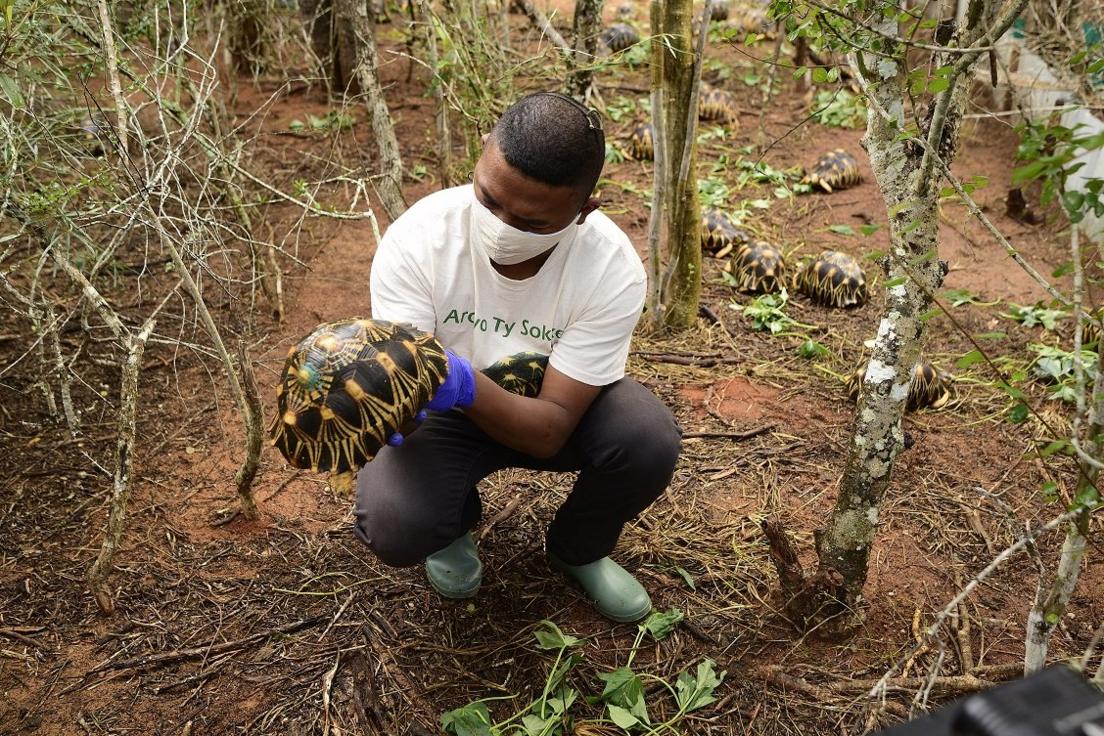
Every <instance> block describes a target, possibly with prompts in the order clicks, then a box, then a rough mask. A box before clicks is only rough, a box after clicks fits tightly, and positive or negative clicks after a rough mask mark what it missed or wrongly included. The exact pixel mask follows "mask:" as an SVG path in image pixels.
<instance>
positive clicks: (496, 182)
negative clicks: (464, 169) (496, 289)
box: [475, 139, 594, 233]
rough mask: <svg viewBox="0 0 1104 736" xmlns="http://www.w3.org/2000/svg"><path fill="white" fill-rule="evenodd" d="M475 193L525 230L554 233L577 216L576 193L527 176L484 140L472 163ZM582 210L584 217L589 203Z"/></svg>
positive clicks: (494, 210)
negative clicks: (476, 158) (473, 166)
mask: <svg viewBox="0 0 1104 736" xmlns="http://www.w3.org/2000/svg"><path fill="white" fill-rule="evenodd" d="M475 196H476V198H477V199H478V200H479V201H480V203H482V205H483V206H484V207H486V208H487V209H489V210H490V211H491V212H493V213H494V215H495V216H496V217H497V218H498V219H500V220H502V221H503V222H505V223H506V224H507V225H509V226H511V227H515V228H517V229H518V230H523V231H525V232H529V233H554V232H557V231H559V230H563V229H564V228H565V227H567V226H568V225H570V224H571V222H572V221H573V220H575V219H578V220H579V222H582V218H581V217H579V214H580V206H579V192H578V191H576V190H575V189H572V188H571V187H566V186H559V187H558V186H551V185H549V184H543V183H541V182H539V181H537V180H535V179H530V178H529V177H528V176H526V175H525V174H523V173H521V172H520V171H518V170H517V169H515V168H514V167H513V166H510V164H508V163H507V162H506V159H505V158H503V156H502V152H501V151H499V150H498V146H497V145H496V144H495V142H494V140H491V139H488V140H487V142H486V144H485V145H484V146H483V154H482V155H481V156H480V157H479V161H478V163H476V165H475ZM582 209H583V216H584V217H585V216H586V214H587V213H589V212H590V210H592V209H594V208H593V207H590V206H589V202H588V204H587V207H584V208H582Z"/></svg>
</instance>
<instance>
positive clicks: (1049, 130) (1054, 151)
mask: <svg viewBox="0 0 1104 736" xmlns="http://www.w3.org/2000/svg"><path fill="white" fill-rule="evenodd" d="M1082 127H1083V126H1081V125H1075V126H1074V127H1072V128H1067V127H1065V126H1062V125H1047V124H1045V123H1031V122H1028V123H1024V124H1022V125H1020V126H1019V127H1017V128H1016V132H1017V133H1019V135H1020V145H1019V148H1018V149H1017V151H1016V158H1018V159H1019V160H1021V161H1027V162H1028V163H1027V164H1025V165H1023V166H1021V167H1019V168H1018V169H1016V170H1015V171H1013V172H1012V185H1013V186H1020V185H1021V184H1024V183H1026V182H1029V181H1041V182H1042V185H1043V190H1042V195H1041V197H1040V202H1041V203H1042V204H1043V205H1047V204H1049V203H1050V202H1051V201H1053V200H1054V198H1055V197H1060V198H1061V203H1062V207H1063V208H1064V209H1065V210H1066V213H1067V214H1068V215H1069V218H1070V222H1074V223H1076V222H1080V221H1081V220H1083V219H1084V218H1085V215H1086V214H1088V213H1090V212H1091V213H1092V214H1094V215H1096V216H1097V217H1104V198H1102V191H1101V190H1102V189H1104V179H1099V178H1091V179H1086V180H1085V181H1083V182H1082V183H1081V187H1082V188H1081V189H1073V190H1071V189H1067V186H1066V185H1067V183H1068V181H1069V178H1070V176H1071V175H1073V174H1074V173H1076V172H1077V171H1078V170H1080V169H1081V168H1082V167H1083V166H1084V165H1085V162H1084V161H1077V162H1075V161H1074V159H1076V158H1077V157H1078V156H1081V155H1083V154H1084V153H1085V152H1086V151H1094V150H1097V149H1100V148H1104V131H1099V132H1096V133H1091V134H1085V133H1082V132H1081V128H1082Z"/></svg>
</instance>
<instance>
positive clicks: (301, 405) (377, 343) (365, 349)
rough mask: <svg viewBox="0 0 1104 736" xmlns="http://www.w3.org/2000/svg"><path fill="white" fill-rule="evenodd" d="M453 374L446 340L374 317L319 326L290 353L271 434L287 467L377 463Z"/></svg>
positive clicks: (341, 468)
mask: <svg viewBox="0 0 1104 736" xmlns="http://www.w3.org/2000/svg"><path fill="white" fill-rule="evenodd" d="M447 373H448V361H447V359H446V357H445V350H444V348H443V347H441V343H439V342H437V340H436V338H434V337H433V336H432V335H429V334H426V333H424V332H420V331H418V330H416V329H414V328H412V327H404V326H401V325H397V324H394V323H392V322H383V321H380V320H370V319H349V320H343V321H340V322H330V323H327V324H323V325H320V326H318V327H316V328H315V330H314V331H313V332H311V333H310V334H309V335H307V336H306V337H305V338H303V339H302V340H301V341H299V344H297V345H295V346H294V347H292V348H291V350H290V351H289V352H288V357H287V361H286V362H285V363H284V371H283V374H282V375H281V377H280V383H279V385H278V386H277V387H276V416H275V417H274V418H273V420H272V423H271V424H270V425H269V428H268V431H269V434H270V436H271V438H272V440H271V441H272V444H273V445H274V446H275V447H277V448H278V449H279V450H280V452H281V453H282V454H283V456H284V457H285V458H286V459H287V461H288V463H290V464H291V465H292V466H294V467H297V468H309V469H311V470H314V471H319V470H329V471H332V472H334V473H345V472H348V471H351V470H356V469H357V468H359V467H360V466H362V465H364V463H366V462H368V461H369V460H371V459H372V458H373V457H374V456H375V454H376V453H377V452H378V451H379V449H380V448H381V447H382V446H383V445H384V444H385V443H386V442H387V440H388V438H390V437H391V435H392V434H394V433H395V432H397V431H399V429H400V428H401V427H402V426H403V425H405V424H406V423H407V422H409V421H411V420H412V419H413V418H414V416H415V414H417V413H418V411H420V410H421V409H422V408H423V407H424V406H425V404H426V403H427V402H428V401H429V400H430V399H431V398H432V397H433V394H434V392H435V391H436V390H437V388H438V387H439V386H440V385H441V383H442V382H443V381H444V379H445V376H446V375H447Z"/></svg>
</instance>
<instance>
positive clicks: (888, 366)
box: [790, 0, 1018, 626]
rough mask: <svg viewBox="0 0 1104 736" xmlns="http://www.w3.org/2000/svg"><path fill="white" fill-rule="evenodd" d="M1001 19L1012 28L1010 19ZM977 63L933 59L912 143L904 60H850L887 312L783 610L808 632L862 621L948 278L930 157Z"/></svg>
mask: <svg viewBox="0 0 1104 736" xmlns="http://www.w3.org/2000/svg"><path fill="white" fill-rule="evenodd" d="M996 4H997V2H996V0H981V2H980V6H981V8H980V10H981V12H980V13H978V14H977V15H975V16H974V19H973V20H974V25H973V26H972V27H970V28H966V29H960V31H961V33H962V36H961V37H960V38H962V39H963V40H964V41H965V42H964V43H963V44H962V45H963V46H969V45H972V44H973V43H975V42H978V41H979V39H981V40H982V41H984V39H983V38H982V33H983V31H982V29H985V28H989V29H991V32H997V29H996V28H995V27H994V24H992V23H989V22H988V19H989V18H990V17H991V13H990V12H986V11H990V10H991V9H992V8H994V7H995V6H996ZM1017 12H1018V11H1017ZM1012 17H1013V18H1014V17H1015V14H1012ZM1006 20H1007V22H1008V24H1011V19H1007V18H1006ZM876 25H877V30H878V31H879V32H881V33H882V34H885V35H887V36H898V35H899V33H898V27H897V21H896V19H895V17H893V16H889V17H885V18H882V19H881V20H880V21H879V22H878V23H877V24H876ZM1005 28H1007V26H1005ZM979 45H985V43H980V44H979ZM977 58H978V54H976V53H965V54H961V55H960V56H957V57H951V58H949V59H939V58H936V59H933V60H932V67H933V68H939V67H942V66H944V65H949V66H950V68H951V69H952V72H951V74H950V75H949V77H948V84H947V85H945V86H944V89H943V90H941V91H940V92H939V93H938V94H936V95H935V97H934V99H932V100H931V102H930V103H929V104H928V105H927V106H926V107H924V108H923V109H922V110H919V111H918V112H919V116H920V118H921V125H920V136H921V137H922V141H910V140H907V139H906V138H905V137H904V136H901V135H900V132H901V131H902V130H906V129H907V127H908V124H909V122H910V121H909V120H907V119H906V104H907V100H908V99H909V95H908V85H909V79H908V77H907V75H906V70H907V68H908V66H907V65H906V64H905V63H904V61H905V60H904V58H903V57H901V58H896V59H889V58H886V57H884V56H882V57H879V56H875V55H872V54H867V53H861V52H860V53H859V54H858V55H857V57H856V62H857V65H858V67H859V70H860V75H859V79H860V81H861V82H862V83H863V86H864V89H865V91H866V94H867V97H868V99H869V101H870V105H869V106H868V107H869V113H868V116H867V131H866V135H865V136H864V138H863V145H864V147H865V148H866V150H867V152H868V153H869V155H870V165H871V168H872V169H873V170H874V173H875V177H876V178H877V181H878V187H879V189H880V190H881V193H882V197H883V199H884V201H885V205H886V211H887V213H888V217H889V223H890V248H889V253H888V254H887V256H886V257H885V259H883V263H882V265H883V268H884V269H885V271H886V276H887V281H886V306H885V311H884V312H883V314H882V318H881V321H880V322H879V325H878V332H877V337H876V338H875V342H874V351H873V356H872V357H871V359H870V363H869V364H868V366H867V369H866V374H865V375H864V377H863V388H862V395H861V396H860V398H859V403H858V407H857V408H856V413H855V423H854V428H853V430H852V437H851V447H850V452H849V455H848V459H847V465H846V468H845V469H844V472H843V478H842V480H841V482H840V490H839V496H838V498H837V499H836V505H835V508H834V509H833V511H832V514H831V517H830V518H829V520H828V524H827V526H826V527H825V528H824V529H821V530H818V531H817V532H816V535H815V537H816V549H817V555H818V557H819V569H818V572H817V574H816V575H815V576H813V577H812V578H810V579H807V580H806V581H805V584H806V585H807V586H808V587H819V588H820V589H819V590H817V591H805V594H804V595H802V596H791V598H790V600H791V602H793V603H795V604H797V605H795V608H794V609H791V611H790V613H791V614H792V615H794V616H795V618H797V619H798V620H799V621H801V622H802V623H804V624H805V625H806V626H808V625H810V623H815V622H819V621H823V620H824V619H825V618H829V617H834V616H844V617H847V618H852V617H854V618H857V617H860V616H861V604H862V600H863V599H862V591H863V585H864V584H865V582H866V576H867V570H868V566H869V561H870V552H871V548H872V547H873V544H874V538H875V531H876V529H877V524H878V520H879V514H880V512H881V507H882V501H883V500H884V498H885V492H886V488H887V487H888V485H889V482H890V475H891V472H892V470H893V462H894V459H895V458H896V456H897V453H898V452H899V451H900V449H901V447H902V446H903V443H904V438H903V436H902V432H901V417H902V415H903V414H904V410H905V405H906V401H907V398H908V392H909V386H910V383H911V377H912V371H913V368H914V366H915V365H916V362H917V360H918V359H919V357H920V352H921V349H922V347H923V337H924V318H923V316H924V314H925V312H927V311H928V309H929V308H930V307H931V304H932V295H933V294H934V293H935V291H936V290H937V289H938V288H939V287H940V285H941V284H942V283H943V276H944V275H945V272H946V267H945V265H944V264H942V263H941V262H940V261H939V260H938V247H937V246H938V229H939V218H938V209H937V192H938V187H935V186H932V185H933V183H934V181H935V180H936V179H937V176H938V174H937V173H936V172H937V170H936V169H935V168H934V160H935V158H936V156H937V155H938V157H939V158H940V159H941V160H942V162H943V163H944V164H946V165H947V166H949V165H950V163H951V161H952V160H953V158H954V154H955V149H956V146H957V140H958V128H959V121H960V120H961V117H962V110H963V105H964V102H965V92H964V91H963V90H962V89H961V87H960V85H958V84H957V82H958V81H959V79H960V78H962V77H963V76H964V75H965V74H967V72H968V71H969V69H970V68H971V67H972V65H973V63H974V62H976V60H977ZM798 608H800V610H796V609H798ZM849 622H850V621H848V623H849Z"/></svg>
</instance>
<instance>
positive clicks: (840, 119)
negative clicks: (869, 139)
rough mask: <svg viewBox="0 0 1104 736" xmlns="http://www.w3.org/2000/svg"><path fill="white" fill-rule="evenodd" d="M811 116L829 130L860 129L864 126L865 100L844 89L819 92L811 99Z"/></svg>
mask: <svg viewBox="0 0 1104 736" xmlns="http://www.w3.org/2000/svg"><path fill="white" fill-rule="evenodd" d="M812 115H813V120H815V121H817V122H818V123H820V124H821V125H826V126H828V127H830V128H862V127H864V126H866V100H865V98H864V97H863V96H862V95H856V94H853V93H852V92H851V91H849V90H847V89H845V88H840V89H838V90H834V91H833V90H829V89H825V90H821V91H819V92H817V93H816V97H815V98H813V109H812Z"/></svg>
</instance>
